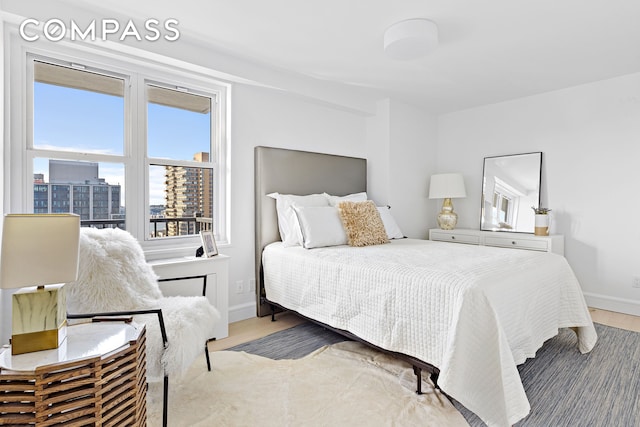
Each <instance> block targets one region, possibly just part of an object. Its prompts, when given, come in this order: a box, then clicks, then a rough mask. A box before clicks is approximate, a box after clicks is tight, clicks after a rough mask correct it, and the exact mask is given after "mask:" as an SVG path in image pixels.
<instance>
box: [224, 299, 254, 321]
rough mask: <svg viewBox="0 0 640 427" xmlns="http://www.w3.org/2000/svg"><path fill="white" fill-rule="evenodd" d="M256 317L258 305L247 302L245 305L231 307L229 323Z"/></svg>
mask: <svg viewBox="0 0 640 427" xmlns="http://www.w3.org/2000/svg"><path fill="white" fill-rule="evenodd" d="M253 317H256V303H255V301H253V302H246V303H244V304H238V305H234V306H233V307H229V323H233V322H239V321H240V320H245V319H251V318H253Z"/></svg>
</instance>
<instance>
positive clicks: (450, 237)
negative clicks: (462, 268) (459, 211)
mask: <svg viewBox="0 0 640 427" xmlns="http://www.w3.org/2000/svg"><path fill="white" fill-rule="evenodd" d="M431 240H438V241H441V242H453V243H467V244H470V245H479V244H480V236H478V235H472V234H464V233H452V232H448V233H446V232H437V231H432V232H431Z"/></svg>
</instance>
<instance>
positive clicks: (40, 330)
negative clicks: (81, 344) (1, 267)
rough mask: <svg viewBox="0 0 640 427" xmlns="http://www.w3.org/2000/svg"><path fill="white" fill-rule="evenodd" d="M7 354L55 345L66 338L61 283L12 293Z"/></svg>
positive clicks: (29, 351) (53, 346)
mask: <svg viewBox="0 0 640 427" xmlns="http://www.w3.org/2000/svg"><path fill="white" fill-rule="evenodd" d="M12 303H13V304H12V333H11V354H23V353H31V352H34V351H41V350H51V349H54V348H58V347H59V346H60V344H62V342H63V341H64V340H65V338H66V337H67V311H66V307H67V304H66V297H65V292H64V287H63V284H60V285H50V286H48V287H46V288H44V287H41V288H23V289H20V290H19V291H18V292H16V293H15V294H13V301H12Z"/></svg>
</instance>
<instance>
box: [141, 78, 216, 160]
mask: <svg viewBox="0 0 640 427" xmlns="http://www.w3.org/2000/svg"><path fill="white" fill-rule="evenodd" d="M147 100H148V103H147V147H148V155H149V157H155V158H163V159H175V160H191V157H192V156H193V155H194V153H199V152H205V153H209V152H210V151H211V98H209V97H206V96H200V95H194V94H191V93H186V92H181V91H177V90H171V89H165V88H161V87H158V86H152V85H147Z"/></svg>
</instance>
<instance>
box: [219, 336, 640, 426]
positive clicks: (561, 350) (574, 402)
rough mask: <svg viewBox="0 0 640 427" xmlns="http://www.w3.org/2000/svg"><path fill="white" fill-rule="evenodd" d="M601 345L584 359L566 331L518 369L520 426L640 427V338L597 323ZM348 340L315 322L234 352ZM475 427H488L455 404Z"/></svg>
mask: <svg viewBox="0 0 640 427" xmlns="http://www.w3.org/2000/svg"><path fill="white" fill-rule="evenodd" d="M595 326H596V330H597V332H598V343H597V344H596V346H595V348H594V349H593V350H592V351H591V353H589V354H586V355H583V354H580V352H579V351H578V350H577V348H576V336H575V334H574V333H573V332H572V331H570V330H562V331H561V332H560V334H558V335H557V336H556V337H554V338H552V339H550V340H549V341H547V342H546V343H545V344H544V346H543V347H542V348H541V349H540V350H538V353H537V354H536V357H535V358H534V359H529V360H527V362H525V363H524V364H522V365H520V366H519V367H518V370H519V371H520V377H521V378H522V383H523V384H524V388H525V390H526V393H527V396H528V398H529V402H530V404H531V412H530V414H529V416H527V418H525V419H524V420H522V421H520V422H519V423H518V424H516V426H517V427H551V426H553V427H560V426H567V427H568V426H590V427H609V426H611V427H613V426H615V427H617V426H624V427H640V334H639V333H637V332H630V331H626V330H623V329H617V328H612V327H608V326H604V325H600V324H597V323H596V325H595ZM344 340H346V338H344V337H342V336H341V335H338V334H336V333H334V332H331V331H329V330H327V329H325V328H322V327H321V326H318V325H315V324H313V323H303V324H301V325H298V326H296V327H294V328H291V329H287V330H284V331H280V332H276V333H274V334H271V335H269V336H266V337H263V338H260V339H258V340H255V341H251V342H248V343H246V344H242V345H239V346H236V347H233V348H231V349H230V350H235V351H246V352H247V353H253V354H258V355H261V356H264V357H269V358H271V359H297V358H300V357H303V356H305V355H306V354H309V353H310V352H312V351H314V350H316V349H317V348H320V347H322V346H324V345H329V344H333V343H336V342H340V341H344ZM454 403H455V405H456V408H458V410H459V411H460V412H461V413H462V414H463V415H464V417H465V418H466V419H467V421H468V422H469V424H470V425H471V426H473V427H479V426H484V425H485V424H484V423H483V422H482V421H480V419H478V418H477V417H476V416H475V415H474V414H473V413H471V412H470V411H468V410H467V409H466V408H464V407H463V406H462V405H460V404H458V403H457V402H454Z"/></svg>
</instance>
